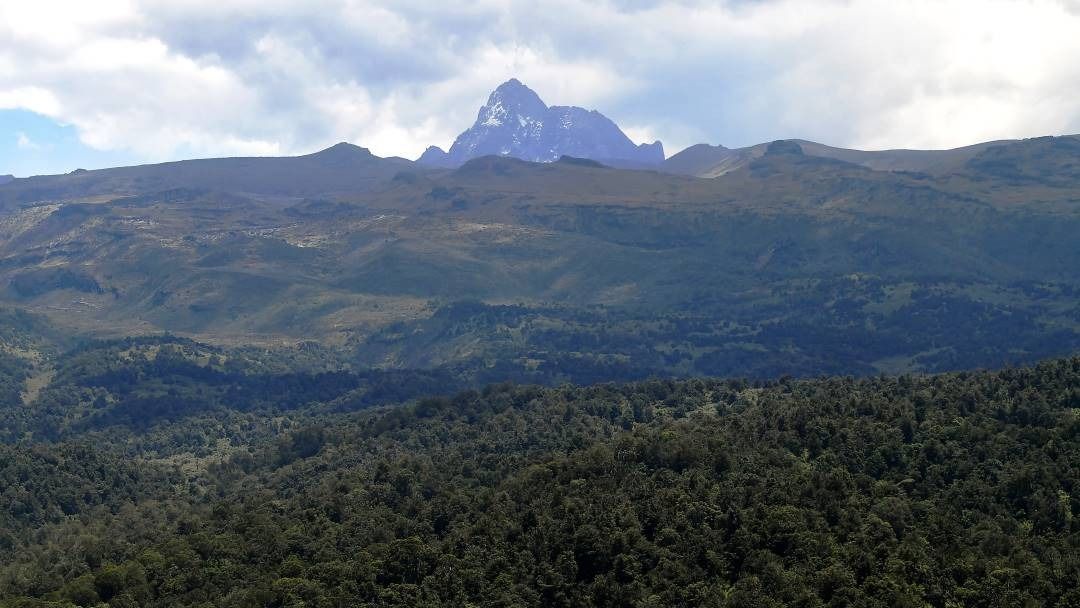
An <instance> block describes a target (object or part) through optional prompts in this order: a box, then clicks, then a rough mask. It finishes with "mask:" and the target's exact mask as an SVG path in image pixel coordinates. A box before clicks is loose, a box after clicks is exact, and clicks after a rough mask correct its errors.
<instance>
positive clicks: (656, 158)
mask: <svg viewBox="0 0 1080 608" xmlns="http://www.w3.org/2000/svg"><path fill="white" fill-rule="evenodd" d="M488 155H498V156H512V157H514V158H519V159H522V160H527V161H531V162H553V161H556V160H558V159H559V158H561V157H563V156H570V157H574V158H587V159H591V160H595V161H599V162H602V163H605V164H610V165H614V166H620V167H646V166H653V165H657V164H659V163H661V162H663V161H664V147H663V145H662V144H661V143H660V142H654V143H652V144H641V145H637V144H635V143H634V142H633V141H631V140H630V138H629V137H627V136H626V134H625V133H623V132H622V130H621V129H620V128H619V127H618V125H616V124H615V123H614V122H612V121H611V119H609V118H607V117H606V116H604V115H603V114H601V113H599V112H597V111H596V110H586V109H584V108H579V107H576V106H550V107H549V106H548V105H546V104H545V103H544V102H543V100H541V99H540V96H539V95H537V94H536V93H535V92H534V91H533V90H532V89H530V88H529V87H527V86H525V85H524V84H522V83H521V82H520V81H519V80H517V79H511V80H509V81H507V82H505V83H503V84H502V85H500V86H499V88H497V89H495V90H494V91H493V92H492V93H491V95H490V96H489V97H488V100H487V103H486V104H484V106H483V107H481V108H480V111H479V113H477V116H476V123H475V124H473V126H472V127H470V128H469V129H468V130H466V131H465V132H464V133H462V134H461V135H459V136H458V137H457V139H456V140H454V144H453V145H452V146H451V147H450V151H449V152H445V151H443V150H442V149H441V148H438V147H435V146H432V147H430V148H428V149H427V150H426V151H425V152H424V154H423V155H422V156H421V157H420V159H419V162H420V163H423V164H427V165H431V166H439V167H456V166H459V165H461V164H463V163H464V162H466V161H468V160H470V159H473V158H477V157H480V156H488Z"/></svg>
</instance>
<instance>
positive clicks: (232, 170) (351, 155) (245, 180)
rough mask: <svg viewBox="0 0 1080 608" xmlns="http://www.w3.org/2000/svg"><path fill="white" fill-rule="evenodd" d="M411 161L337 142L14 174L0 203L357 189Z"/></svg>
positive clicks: (298, 194)
mask: <svg viewBox="0 0 1080 608" xmlns="http://www.w3.org/2000/svg"><path fill="white" fill-rule="evenodd" d="M413 167H414V164H413V163H412V162H410V161H407V160H405V159H401V158H379V157H377V156H375V155H373V154H371V152H369V151H368V150H367V149H365V148H361V147H358V146H354V145H352V144H347V143H341V144H337V145H335V146H333V147H331V148H328V149H326V150H323V151H321V152H316V153H314V154H308V155H306V156H296V157H279V158H275V157H252V158H213V159H200V160H185V161H177V162H170V163H162V164H157V165H139V166H134V167H118V168H114V169H101V170H97V171H85V170H79V171H75V172H72V173H70V174H67V175H49V176H38V177H30V178H25V179H16V180H13V181H11V182H9V183H7V184H4V185H3V186H2V187H0V206H3V207H12V206H15V205H20V204H27V203H34V202H42V201H58V200H70V199H79V198H93V197H99V196H101V197H119V196H135V195H140V194H147V193H156V192H162V191H166V190H172V189H189V190H200V189H201V190H213V191H218V192H230V193H235V194H252V195H259V196H263V197H269V198H276V197H281V198H289V197H303V196H316V195H326V194H329V193H354V194H357V193H364V192H368V191H370V190H372V189H373V188H375V187H376V186H377V185H378V184H380V183H383V182H385V181H388V180H389V179H391V178H392V177H393V176H394V175H395V174H397V173H398V172H400V171H404V170H409V169H412V168H413Z"/></svg>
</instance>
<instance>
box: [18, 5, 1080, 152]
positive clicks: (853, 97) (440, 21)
mask: <svg viewBox="0 0 1080 608" xmlns="http://www.w3.org/2000/svg"><path fill="white" fill-rule="evenodd" d="M1078 9H1080V7H1078V5H1077V3H1076V0H904V1H895V0H892V1H887V0H760V1H754V2H745V1H731V2H708V1H692V0H686V1H682V2H659V1H647V0H640V1H636V0H635V1H623V2H614V1H608V2H594V1H592V0H550V1H548V2H543V3H535V2H527V1H525V0H520V1H515V0H477V1H475V2H470V3H440V4H432V3H430V2H421V1H419V0H312V1H308V2H304V1H301V0H297V1H295V2H288V1H283V0H236V1H230V2H220V0H212V1H211V0H194V1H192V0H188V1H177V0H98V1H95V2H93V3H87V2H83V1H76V0H72V1H61V0H36V1H35V2H21V1H20V0H0V39H4V40H5V43H4V44H3V45H0V109H10V108H21V109H27V110H31V111H33V112H37V113H39V114H43V115H45V116H49V117H51V118H53V119H55V120H57V121H59V122H62V123H64V124H70V125H72V126H74V127H75V129H76V130H77V133H78V134H79V137H80V139H81V140H82V141H83V142H84V143H85V144H87V145H89V146H91V147H94V148H97V149H101V150H130V151H134V152H135V153H136V154H137V155H138V156H140V157H143V158H146V159H147V160H161V159H167V158H174V157H176V156H178V155H219V154H221V155H224V154H292V153H304V152H310V151H312V150H314V149H317V148H319V147H322V146H325V145H329V144H332V143H334V142H336V141H340V140H348V141H353V142H355V143H358V144H361V145H365V146H368V147H371V148H372V149H373V151H374V152H375V153H377V154H380V155H402V156H407V157H412V158H414V157H416V156H417V155H418V154H419V153H420V152H421V151H422V150H423V149H424V148H425V147H426V146H427V145H429V144H438V145H442V146H444V147H445V146H446V145H448V144H449V143H450V141H451V140H452V138H453V137H454V135H456V134H457V133H458V132H459V131H461V130H462V129H463V128H465V127H466V126H468V125H469V124H470V123H471V122H472V120H473V119H474V118H475V113H476V109H477V107H478V106H479V104H481V103H482V102H483V101H484V99H485V98H486V96H487V93H488V92H489V91H490V90H491V88H493V87H494V86H496V85H497V84H499V83H500V82H502V81H503V80H506V79H507V78H510V77H511V76H517V77H518V78H521V79H522V80H523V81H524V82H525V83H526V84H528V85H530V86H531V87H533V88H534V89H535V90H537V92H539V93H540V95H541V96H542V97H543V98H544V100H545V101H547V102H548V103H551V104H560V105H567V104H574V105H582V106H586V107H589V108H597V109H600V110H601V111H603V112H604V113H605V114H607V115H608V116H610V117H611V118H612V119H614V120H615V121H616V122H618V123H620V124H623V125H627V130H628V132H630V133H631V135H632V137H633V138H634V139H635V140H636V141H645V140H650V141H651V140H652V139H654V138H659V139H661V140H663V141H664V144H665V147H666V149H667V150H668V152H669V153H671V152H675V151H677V150H678V149H679V148H681V147H682V146H685V145H689V144H692V143H696V142H697V141H708V142H710V143H723V144H725V145H746V144H751V143H755V142H758V141H764V140H769V139H775V138H780V137H806V138H810V139H817V140H821V141H825V142H827V143H833V144H837V145H851V146H864V147H947V146H956V145H963V144H966V143H971V142H974V141H979V140H987V139H995V138H1001V137H1021V136H1033V135H1041V134H1049V133H1059V132H1062V131H1063V130H1068V129H1069V128H1070V127H1071V128H1073V129H1074V130H1075V128H1076V126H1077V125H1080V106H1078V103H1077V101H1076V100H1077V99H1080V63H1078V62H1077V61H1076V60H1075V58H1076V57H1080V36H1078V35H1077V32H1078V31H1080V10H1078Z"/></svg>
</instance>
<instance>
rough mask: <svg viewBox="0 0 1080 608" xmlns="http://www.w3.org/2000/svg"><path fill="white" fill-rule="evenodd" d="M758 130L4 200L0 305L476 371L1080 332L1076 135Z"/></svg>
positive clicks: (332, 162) (590, 376)
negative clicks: (936, 167) (656, 159)
mask: <svg viewBox="0 0 1080 608" xmlns="http://www.w3.org/2000/svg"><path fill="white" fill-rule="evenodd" d="M764 148H765V150H763V154H762V156H761V157H759V158H754V159H751V160H749V161H748V162H747V163H745V164H744V165H742V166H741V167H738V168H736V169H735V170H733V171H730V172H727V173H725V174H724V175H722V176H720V177H718V178H716V179H700V178H694V177H689V176H682V175H674V174H668V173H661V172H656V171H628V170H622V169H616V168H611V167H608V166H604V165H603V164H600V163H597V162H594V161H590V160H582V159H573V158H568V157H564V158H562V159H560V160H558V161H556V162H551V163H530V162H526V161H522V160H518V159H514V158H508V157H502V156H486V157H482V158H478V159H473V160H471V161H468V162H467V163H465V164H464V165H462V166H461V167H459V168H458V169H455V170H425V169H421V168H416V167H414V166H412V165H410V164H409V163H407V162H406V161H395V160H393V159H389V160H386V161H382V160H380V159H367V160H362V162H357V159H356V157H357V154H356V150H353V149H351V148H341V149H340V150H339V151H340V152H341V153H342V154H341V156H340V157H337V156H335V155H334V154H331V153H326V154H324V155H323V156H321V157H319V158H318V159H316V160H313V159H312V158H309V157H305V159H300V160H297V159H291V160H290V161H289V162H300V163H305V164H306V166H310V165H311V164H312V163H316V162H317V163H318V164H319V165H320V167H321V169H319V171H323V172H325V173H326V174H328V175H330V176H331V177H334V176H338V177H334V179H328V180H326V181H319V180H309V182H308V183H307V184H306V185H305V186H304V187H305V193H306V194H305V196H298V194H300V192H299V191H292V192H291V193H292V194H293V196H284V195H275V194H270V195H260V194H253V193H250V192H244V191H243V190H251V189H255V188H257V187H259V186H260V182H258V181H257V180H255V179H252V178H245V179H237V180H234V181H232V182H224V183H222V184H221V186H222V187H236V188H238V191H237V192H222V191H218V190H210V189H193V188H187V189H185V188H179V189H170V190H164V191H156V192H146V193H144V194H140V195H137V196H130V195H128V194H127V192H128V190H129V187H130V186H131V185H132V184H135V185H136V186H139V187H143V188H145V187H148V186H147V182H145V181H144V182H134V181H131V180H128V181H121V180H117V181H116V182H113V183H114V184H118V185H119V186H120V191H118V192H115V193H113V194H105V193H102V194H99V195H97V196H96V198H93V199H88V198H78V197H75V198H74V199H73V200H70V201H67V202H64V201H60V202H43V203H39V204H24V206H20V207H18V208H14V209H9V210H8V211H6V212H0V302H2V303H5V304H8V305H11V306H15V307H19V308H24V309H27V310H33V311H35V312H38V313H40V314H43V315H46V316H47V317H48V318H49V319H51V320H52V321H53V322H55V323H57V324H58V325H60V326H62V327H63V328H64V329H65V331H68V332H73V333H81V334H85V335H93V336H102V335H104V336H123V335H130V334H146V333H156V332H160V331H163V330H166V331H170V332H176V333H180V334H183V335H187V336H192V337H197V338H200V339H203V340H209V341H212V342H215V343H219V344H221V343H223V344H234V343H241V342H242V343H252V342H256V343H260V344H268V345H270V344H281V343H283V342H284V343H294V342H296V341H300V340H308V339H317V340H319V341H321V342H323V343H324V344H327V345H331V346H332V347H333V348H336V349H340V351H341V353H342V356H343V357H346V358H351V359H352V360H354V361H356V362H358V363H359V364H362V365H364V366H376V367H383V368H416V367H427V368H430V367H437V368H446V369H452V370H455V371H454V373H461V374H464V375H466V376H470V377H479V378H486V379H491V380H498V379H500V378H505V377H518V378H528V379H533V380H537V381H543V382H549V381H550V382H558V381H563V380H577V381H583V382H585V381H594V380H595V381H600V380H604V379H617V378H635V377H641V376H647V375H649V374H653V373H663V374H708V375H718V374H730V375H754V376H769V375H776V374H782V373H794V374H818V373H871V372H874V371H878V370H891V371H896V370H942V369H953V368H956V367H972V366H989V365H998V364H1002V363H1005V362H1010V361H1013V362H1019V361H1028V360H1032V359H1036V358H1039V357H1045V356H1054V355H1061V354H1067V353H1070V352H1072V350H1073V349H1075V348H1078V347H1080V317H1078V316H1077V315H1078V314H1080V310H1078V309H1077V308H1076V294H1077V293H1080V275H1078V273H1077V268H1080V250H1078V249H1077V248H1076V246H1075V235H1076V234H1077V233H1078V232H1080V208H1078V207H1077V205H1076V191H1077V186H1076V185H1075V179H1076V174H1075V161H1076V159H1078V158H1080V154H1078V153H1077V151H1076V150H1074V149H1073V147H1071V146H1070V145H1068V144H1067V142H1065V143H1061V142H1058V140H1049V141H1046V142H1041V141H1036V140H1033V141H1031V142H1019V143H1015V144H1007V145H1006V146H1005V147H1004V148H1002V149H993V151H992V152H991V151H989V149H988V151H987V156H985V157H981V158H982V160H980V161H977V162H973V163H972V164H970V166H967V165H965V166H963V167H961V168H960V169H958V170H956V171H952V172H950V173H948V174H946V175H942V176H932V175H925V174H911V173H900V172H888V171H874V170H872V169H869V168H867V167H864V166H861V165H857V164H852V163H849V162H844V161H840V160H835V159H829V158H822V157H819V156H813V155H811V154H808V153H806V151H805V149H804V146H803V145H802V144H799V143H797V142H790V141H788V142H780V143H774V144H772V145H769V146H764ZM281 162H285V161H281ZM335 167H339V168H335ZM356 167H360V168H361V169H363V168H364V167H374V169H372V175H374V181H363V180H357V178H356V177H354V176H353V174H354V173H356V172H359V173H360V174H361V177H363V171H361V170H360V169H356ZM399 167H403V169H401V170H398V168H399ZM155 170H158V169H155ZM311 174H314V173H311ZM304 175H309V174H308V173H304ZM76 177H77V176H76ZM61 179H64V178H61ZM336 179H340V180H342V181H340V182H336V181H335V180H336ZM20 181H21V180H20ZM47 182H48V180H45V182H44V183H47ZM174 183H176V182H170V181H166V182H165V183H164V184H163V185H173V184H174ZM204 183H205V182H204ZM237 184H239V186H237ZM358 184H359V185H358ZM12 186H19V184H11V185H9V186H8V187H12ZM91 186H93V187H95V188H98V189H99V190H98V192H107V191H108V188H109V187H110V183H109V182H108V181H102V182H94V183H92V184H91ZM262 186H263V187H265V188H266V189H267V190H270V191H273V188H272V187H271V186H269V185H267V184H262ZM5 188H7V187H0V196H3V193H4V191H5ZM241 188H242V189H241ZM342 188H350V189H351V190H344V191H342ZM16 191H17V192H18V193H20V194H22V193H25V191H24V190H19V189H18V188H16ZM76 193H77V192H76V191H75V190H73V191H72V192H71V193H68V194H70V195H72V196H74V194H76Z"/></svg>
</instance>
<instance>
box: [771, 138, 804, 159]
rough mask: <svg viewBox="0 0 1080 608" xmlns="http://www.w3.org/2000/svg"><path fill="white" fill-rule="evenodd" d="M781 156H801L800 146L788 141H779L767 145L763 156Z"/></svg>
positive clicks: (795, 142)
mask: <svg viewBox="0 0 1080 608" xmlns="http://www.w3.org/2000/svg"><path fill="white" fill-rule="evenodd" d="M783 154H792V155H796V156H802V155H803V149H802V146H800V145H799V142H797V141H793V140H790V139H780V140H777V141H774V142H772V143H771V144H769V147H768V148H765V156H780V155H783Z"/></svg>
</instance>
